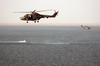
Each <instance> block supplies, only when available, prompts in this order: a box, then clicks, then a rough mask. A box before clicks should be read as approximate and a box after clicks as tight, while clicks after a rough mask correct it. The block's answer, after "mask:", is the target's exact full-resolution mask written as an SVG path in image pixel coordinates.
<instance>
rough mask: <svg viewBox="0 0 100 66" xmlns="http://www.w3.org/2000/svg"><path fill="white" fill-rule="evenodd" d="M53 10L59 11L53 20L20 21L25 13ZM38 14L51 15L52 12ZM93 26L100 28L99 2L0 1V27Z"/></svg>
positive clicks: (54, 0)
mask: <svg viewBox="0 0 100 66" xmlns="http://www.w3.org/2000/svg"><path fill="white" fill-rule="evenodd" d="M47 9H53V10H56V11H59V13H58V16H56V17H55V18H48V19H47V18H42V19H40V21H39V23H34V21H29V23H28V24H27V23H26V21H22V20H20V17H21V16H24V15H25V14H26V13H13V12H14V11H33V10H37V11H38V10H47ZM53 10H52V11H48V12H39V13H41V14H46V15H48V14H49V15H52V14H53V13H54V11H53ZM81 24H83V25H93V26H96V25H97V26H100V0H0V25H81Z"/></svg>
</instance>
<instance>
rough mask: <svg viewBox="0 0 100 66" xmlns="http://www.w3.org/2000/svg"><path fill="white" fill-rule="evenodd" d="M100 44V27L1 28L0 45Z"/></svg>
mask: <svg viewBox="0 0 100 66" xmlns="http://www.w3.org/2000/svg"><path fill="white" fill-rule="evenodd" d="M23 40H25V41H26V42H27V43H31V44H41V43H42V44H72V43H74V44H77V43H80V44H86V43H88V44H100V27H99V26H91V29H89V30H88V29H83V28H81V27H80V26H0V43H18V42H19V41H23Z"/></svg>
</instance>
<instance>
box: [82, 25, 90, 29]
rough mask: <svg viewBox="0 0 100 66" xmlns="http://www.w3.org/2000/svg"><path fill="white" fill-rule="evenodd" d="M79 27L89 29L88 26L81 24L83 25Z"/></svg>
mask: <svg viewBox="0 0 100 66" xmlns="http://www.w3.org/2000/svg"><path fill="white" fill-rule="evenodd" d="M81 27H82V28H84V29H91V28H90V27H89V26H83V25H81Z"/></svg>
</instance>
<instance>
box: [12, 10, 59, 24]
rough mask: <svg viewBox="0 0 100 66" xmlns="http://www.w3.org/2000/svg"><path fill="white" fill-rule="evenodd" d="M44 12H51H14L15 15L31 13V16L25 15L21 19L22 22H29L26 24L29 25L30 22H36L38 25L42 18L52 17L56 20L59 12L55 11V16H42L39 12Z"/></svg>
mask: <svg viewBox="0 0 100 66" xmlns="http://www.w3.org/2000/svg"><path fill="white" fill-rule="evenodd" d="M50 10H51V9H50ZM43 11H49V10H41V11H36V10H34V11H30V12H14V13H30V14H26V15H24V16H23V17H20V20H25V21H27V22H26V23H28V21H34V23H36V22H39V20H40V19H41V18H51V17H52V18H54V17H56V15H57V14H58V12H59V11H55V10H54V12H55V13H54V14H53V15H42V14H39V13H38V12H43Z"/></svg>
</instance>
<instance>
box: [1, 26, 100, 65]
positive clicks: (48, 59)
mask: <svg viewBox="0 0 100 66" xmlns="http://www.w3.org/2000/svg"><path fill="white" fill-rule="evenodd" d="M90 27H91V30H86V29H83V28H81V27H80V26H0V66H100V26H90ZM24 40H25V41H26V42H24Z"/></svg>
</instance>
